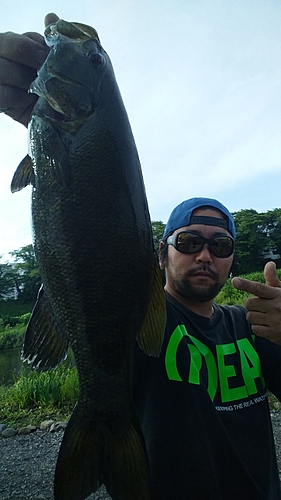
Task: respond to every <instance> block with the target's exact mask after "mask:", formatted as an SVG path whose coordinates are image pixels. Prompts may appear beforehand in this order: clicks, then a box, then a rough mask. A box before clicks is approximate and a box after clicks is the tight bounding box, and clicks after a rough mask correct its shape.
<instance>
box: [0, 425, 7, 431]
mask: <svg viewBox="0 0 281 500" xmlns="http://www.w3.org/2000/svg"><path fill="white" fill-rule="evenodd" d="M6 428H7V426H6V425H5V424H0V433H1V432H3V431H4V430H5V429H6Z"/></svg>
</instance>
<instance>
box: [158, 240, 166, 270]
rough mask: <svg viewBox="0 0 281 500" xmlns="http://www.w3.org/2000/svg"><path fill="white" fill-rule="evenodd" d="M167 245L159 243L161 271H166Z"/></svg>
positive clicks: (163, 242) (162, 242)
mask: <svg viewBox="0 0 281 500" xmlns="http://www.w3.org/2000/svg"><path fill="white" fill-rule="evenodd" d="M166 245H167V243H166V242H165V241H163V240H162V241H160V243H159V266H160V268H161V269H165V267H166V266H165V260H166V259H165V252H164V248H165V246H166Z"/></svg>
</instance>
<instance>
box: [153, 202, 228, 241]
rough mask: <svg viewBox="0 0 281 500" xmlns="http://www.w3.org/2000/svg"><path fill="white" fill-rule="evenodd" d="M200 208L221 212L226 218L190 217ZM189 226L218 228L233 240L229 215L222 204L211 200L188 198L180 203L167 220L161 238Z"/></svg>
mask: <svg viewBox="0 0 281 500" xmlns="http://www.w3.org/2000/svg"><path fill="white" fill-rule="evenodd" d="M200 207H210V208H215V209H217V210H219V211H220V212H222V213H223V214H224V215H225V216H226V218H225V219H219V218H217V217H205V216H196V215H195V216H194V215H192V213H193V211H194V210H196V208H200ZM191 224H206V225H211V226H220V227H222V228H224V229H227V230H228V231H229V232H230V234H231V236H232V237H233V238H235V224H234V220H233V217H232V215H231V213H230V212H229V210H227V208H226V207H225V206H224V205H223V204H222V203H220V202H219V201H217V200H214V199H212V198H190V199H189V200H185V201H183V202H182V203H180V204H179V205H178V206H177V207H176V208H174V210H173V211H172V213H171V215H170V217H169V219H168V222H167V224H166V227H165V230H164V234H163V238H165V237H166V236H168V235H169V234H171V233H173V232H174V231H175V230H176V229H178V228H179V227H183V226H190V225H191Z"/></svg>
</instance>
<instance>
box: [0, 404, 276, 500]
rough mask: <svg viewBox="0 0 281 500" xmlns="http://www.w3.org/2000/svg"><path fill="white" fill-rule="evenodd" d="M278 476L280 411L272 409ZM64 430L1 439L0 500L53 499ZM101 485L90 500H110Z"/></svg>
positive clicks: (37, 432)
mask: <svg viewBox="0 0 281 500" xmlns="http://www.w3.org/2000/svg"><path fill="white" fill-rule="evenodd" d="M271 418H272V425H273V431H274V437H275V446H276V454H277V460H278V467H279V475H280V476H281V413H279V412H275V411H273V412H271ZM62 437H63V431H62V430H60V431H57V432H54V433H52V432H47V431H40V430H37V431H36V432H33V433H32V434H29V435H25V436H19V435H16V436H14V437H12V438H6V439H0V449H1V460H0V477H1V483H0V498H1V500H53V498H54V497H53V478H54V470H55V465H56V461H57V456H58V452H59V447H60V443H61V440H62ZM110 498H111V497H110V496H109V495H108V494H107V492H106V490H105V488H104V487H101V488H100V489H99V490H98V491H97V492H96V493H95V494H93V495H91V496H90V497H89V500H110Z"/></svg>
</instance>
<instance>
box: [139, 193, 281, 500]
mask: <svg viewBox="0 0 281 500" xmlns="http://www.w3.org/2000/svg"><path fill="white" fill-rule="evenodd" d="M234 239H235V226H234V221H233V218H232V216H231V214H230V213H229V211H228V210H227V209H226V207H224V206H223V205H222V204H221V203H219V202H218V201H216V200H213V199H209V198H192V199H190V200H186V201H184V202H183V203H181V204H180V205H179V206H177V207H176V208H175V209H174V211H173V212H172V214H171V216H170V218H169V220H168V223H167V225H166V228H165V232H164V236H163V241H162V242H161V244H160V264H161V266H162V267H163V268H165V272H166V286H165V289H166V295H167V326H166V333H165V340H164V345H163V348H162V352H161V355H160V357H159V359H153V358H149V357H147V356H145V355H144V354H143V353H142V352H141V351H140V350H139V349H138V348H137V352H136V358H135V378H134V385H133V394H134V397H135V405H136V408H137V412H138V416H139V420H140V423H141V426H142V430H143V433H144V437H145V441H146V445H147V450H148V456H149V460H150V468H151V477H152V483H153V494H154V496H153V498H154V499H157V500H160V499H161V500H168V499H173V498H175V499H178V500H185V499H192V500H196V499H198V500H199V499H200V500H203V499H214V500H215V499H216V500H218V499H221V500H226V499H227V500H229V499H234V498H241V499H245V500H246V499H247V500H248V499H255V500H258V499H267V500H268V499H278V498H280V488H279V477H278V471H277V465H276V457H275V449H274V441H273V435H272V428H271V420H270V415H269V410H268V403H267V398H266V387H268V388H269V389H270V390H271V391H272V392H274V393H275V394H276V396H277V397H279V398H280V397H281V385H280V375H281V347H280V346H279V345H276V344H274V343H273V342H270V341H269V340H267V339H266V338H263V337H259V336H255V335H254V334H253V331H255V329H256V333H257V334H258V333H260V330H259V328H262V327H260V324H262V325H268V326H267V327H266V326H264V328H268V332H267V336H268V337H269V338H270V337H271V336H272V337H274V331H271V328H270V326H269V324H270V321H268V318H267V317H269V316H270V314H271V313H269V309H268V312H267V311H266V301H265V299H259V298H256V299H255V298H254V299H250V300H249V303H248V307H249V310H250V312H248V313H247V314H248V318H249V319H250V320H252V321H253V323H255V322H257V325H259V326H257V325H255V326H253V327H252V328H251V325H250V323H249V322H248V321H247V319H246V310H245V309H244V308H243V307H238V306H228V307H221V306H219V305H217V304H215V303H214V302H213V299H214V298H215V296H216V295H217V293H218V292H219V291H220V289H221V287H222V286H223V285H224V283H225V281H226V279H227V277H228V276H229V273H230V270H231V266H232V263H233V259H234ZM274 273H275V271H274V265H273V264H272V263H270V264H269V265H268V266H267V268H266V271H265V275H266V278H267V281H270V283H271V284H273V283H275V285H276V286H279V283H278V281H277V279H276V276H275V274H274ZM233 281H234V284H236V286H237V284H238V280H237V279H236V278H235V279H234V280H233ZM242 283H243V285H244V288H247V287H248V290H250V291H253V292H254V293H255V292H256V293H257V287H258V285H257V284H255V283H250V282H247V281H243V282H242ZM241 288H242V287H241ZM270 290H271V289H270V287H269V286H266V285H264V286H262V285H261V288H260V291H261V292H262V293H261V294H260V295H261V296H267V297H268V300H269V301H270V300H274V299H273V298H272V299H270ZM277 291H278V292H280V289H279V288H278V289H277ZM274 292H275V289H273V290H272V294H273V295H274ZM267 294H268V295H267ZM278 295H279V293H278ZM278 300H280V298H279V299H278ZM254 301H256V302H254ZM261 304H264V307H262V306H261ZM260 315H262V316H263V319H262V320H260ZM261 333H263V331H262V330H261ZM275 333H276V335H277V331H276V332H275ZM279 336H280V330H279ZM274 339H275V340H276V341H277V340H278V341H279V343H280V337H279V339H277V337H274Z"/></svg>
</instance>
